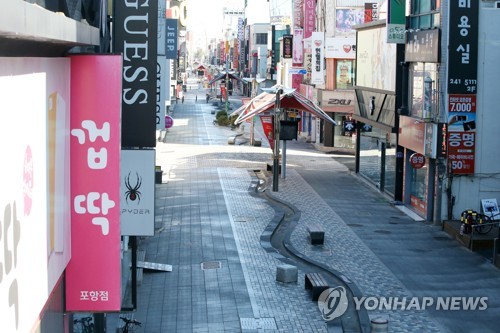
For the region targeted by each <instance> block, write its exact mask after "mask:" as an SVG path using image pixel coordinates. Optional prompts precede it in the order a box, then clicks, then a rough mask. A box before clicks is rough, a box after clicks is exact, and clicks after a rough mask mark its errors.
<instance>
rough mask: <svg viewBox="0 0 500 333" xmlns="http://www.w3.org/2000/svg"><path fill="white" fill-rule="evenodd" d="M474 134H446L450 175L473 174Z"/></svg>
mask: <svg viewBox="0 0 500 333" xmlns="http://www.w3.org/2000/svg"><path fill="white" fill-rule="evenodd" d="M475 147H476V133H475V132H448V161H449V166H450V168H451V173H452V174H455V175H458V174H462V175H465V174H473V173H474V151H475Z"/></svg>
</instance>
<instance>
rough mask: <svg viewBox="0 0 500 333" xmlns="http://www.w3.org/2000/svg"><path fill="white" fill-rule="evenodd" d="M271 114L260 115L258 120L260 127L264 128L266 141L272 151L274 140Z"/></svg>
mask: <svg viewBox="0 0 500 333" xmlns="http://www.w3.org/2000/svg"><path fill="white" fill-rule="evenodd" d="M273 118H274V117H273V116H264V115H260V121H261V122H262V129H263V130H264V134H265V135H266V138H267V141H269V145H270V146H271V149H272V150H273V151H274V140H273V131H274V126H273V124H274V123H273Z"/></svg>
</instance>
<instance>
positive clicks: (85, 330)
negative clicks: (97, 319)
mask: <svg viewBox="0 0 500 333" xmlns="http://www.w3.org/2000/svg"><path fill="white" fill-rule="evenodd" d="M93 320H94V318H92V317H91V316H89V317H82V318H79V319H74V320H73V332H74V333H94V321H93Z"/></svg>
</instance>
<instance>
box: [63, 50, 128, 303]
mask: <svg viewBox="0 0 500 333" xmlns="http://www.w3.org/2000/svg"><path fill="white" fill-rule="evenodd" d="M121 77H122V58H121V56H116V55H98V56H91V55H83V56H72V57H71V121H70V123H71V138H70V145H71V146H70V148H71V166H70V170H71V180H70V182H71V197H70V198H71V260H70V262H69V264H68V267H67V268H66V310H67V311H82V312H93V311H96V312H104V311H119V310H120V308H121V282H120V281H121V267H120V148H121V147H120V107H121V106H120V105H121V95H122V92H121ZM89 96H92V98H89Z"/></svg>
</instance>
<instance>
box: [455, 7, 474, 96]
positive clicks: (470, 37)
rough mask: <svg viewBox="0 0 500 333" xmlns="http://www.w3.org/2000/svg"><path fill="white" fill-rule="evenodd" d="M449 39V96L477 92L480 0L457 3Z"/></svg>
mask: <svg viewBox="0 0 500 333" xmlns="http://www.w3.org/2000/svg"><path fill="white" fill-rule="evenodd" d="M449 6H450V19H449V21H450V26H449V29H448V31H449V38H448V45H449V46H448V50H449V57H448V93H449V94H476V93H477V52H478V42H477V36H478V20H479V18H478V17H479V1H474V0H453V1H450V3H449Z"/></svg>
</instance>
